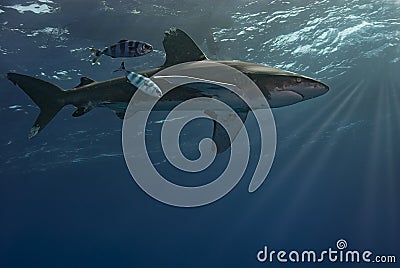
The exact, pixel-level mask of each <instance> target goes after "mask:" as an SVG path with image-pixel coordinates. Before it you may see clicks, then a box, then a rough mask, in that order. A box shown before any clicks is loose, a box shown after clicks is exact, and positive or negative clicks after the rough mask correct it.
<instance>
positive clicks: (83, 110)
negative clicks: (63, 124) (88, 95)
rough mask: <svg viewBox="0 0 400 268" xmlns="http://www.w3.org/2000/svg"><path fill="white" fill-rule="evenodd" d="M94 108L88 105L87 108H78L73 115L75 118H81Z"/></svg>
mask: <svg viewBox="0 0 400 268" xmlns="http://www.w3.org/2000/svg"><path fill="white" fill-rule="evenodd" d="M93 108H94V107H93V106H92V105H90V104H89V105H86V106H81V107H78V108H77V109H76V110H75V112H73V113H72V116H73V117H79V116H82V115H84V114H86V113H87V112H90V111H91V110H92V109H93Z"/></svg>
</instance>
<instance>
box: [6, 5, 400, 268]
mask: <svg viewBox="0 0 400 268" xmlns="http://www.w3.org/2000/svg"><path fill="white" fill-rule="evenodd" d="M54 2H55V3H48V4H47V5H49V6H50V7H53V8H59V10H58V11H55V12H56V13H42V14H34V13H33V12H25V13H18V12H17V11H16V10H15V9H13V8H10V7H6V6H11V5H14V4H15V3H16V2H14V1H5V2H4V3H3V2H2V4H1V5H0V9H1V10H3V11H4V12H2V13H0V23H2V24H1V25H2V26H1V27H2V28H1V32H0V38H1V41H0V45H1V46H0V52H1V53H2V54H1V55H0V57H1V63H0V72H1V73H6V72H8V71H10V70H13V71H16V72H20V73H25V74H28V75H32V76H37V77H38V78H41V79H45V80H48V81H51V82H53V83H56V84H58V85H60V86H61V87H63V88H66V89H67V88H71V87H74V86H75V85H76V84H78V81H79V77H80V76H82V75H85V76H89V77H92V78H94V79H96V80H99V81H101V80H106V79H109V78H111V77H113V74H112V70H114V69H116V68H117V67H118V66H119V63H120V61H119V60H112V59H110V58H107V57H102V58H101V60H100V62H101V65H95V66H91V65H90V61H89V57H90V55H89V54H90V53H89V51H88V47H90V46H96V47H102V46H103V45H105V44H110V43H112V42H114V41H117V40H118V39H120V38H124V37H129V38H131V39H141V40H148V41H150V42H151V43H152V44H153V45H154V46H155V48H156V49H157V50H158V51H155V52H154V53H152V54H150V55H148V56H146V57H143V58H137V59H130V60H127V65H128V66H127V67H128V68H130V69H133V70H143V69H147V68H151V67H156V66H159V65H160V64H162V63H163V52H162V46H161V41H162V32H163V31H164V30H166V29H168V28H169V27H170V26H175V25H177V26H182V27H183V28H185V30H187V31H188V32H189V34H191V35H193V37H194V39H195V40H196V41H197V42H198V43H199V44H200V45H201V47H202V48H203V49H204V50H205V51H206V53H207V52H208V54H209V55H210V57H211V58H221V59H240V60H248V61H256V62H259V63H265V64H268V65H273V66H278V67H281V68H284V69H289V70H292V71H295V72H299V73H302V74H305V75H308V76H311V77H315V78H317V79H321V80H323V81H324V82H326V83H327V84H328V85H329V86H330V88H331V90H330V92H329V93H328V94H326V95H324V96H322V97H319V98H317V99H314V100H311V101H307V102H304V103H300V104H296V105H293V106H289V107H285V108H279V109H275V110H274V116H275V120H276V124H277V133H278V144H277V153H276V157H275V161H274V164H273V167H272V169H271V172H270V174H269V175H268V178H267V179H266V181H265V182H264V184H263V185H262V186H261V187H260V188H259V190H257V191H256V192H255V193H252V194H250V193H248V191H247V187H248V184H249V182H250V179H251V175H252V174H251V166H253V167H254V163H253V164H250V168H249V170H248V172H247V173H246V176H245V177H244V178H243V179H242V180H241V181H240V182H239V184H238V185H237V186H236V187H235V188H234V189H233V190H232V191H231V192H230V193H229V194H228V195H227V196H225V197H224V198H222V199H221V200H219V201H217V202H215V203H213V204H210V205H207V206H204V207H199V208H177V207H171V206H168V205H165V204H162V203H159V202H158V201H156V200H154V199H152V198H151V197H149V196H148V195H146V194H145V193H144V192H143V191H142V190H141V189H140V188H139V187H138V186H137V185H136V184H135V182H134V181H133V180H132V178H131V176H130V174H129V172H128V169H127V167H126V165H125V161H124V158H123V155H122V148H121V125H122V122H121V121H120V120H119V119H118V118H116V117H115V116H114V115H113V114H112V113H111V112H110V111H109V110H106V109H95V110H94V111H92V112H90V113H89V114H87V115H85V116H83V117H81V118H78V119H76V118H72V117H71V113H72V112H73V108H72V107H66V108H64V109H63V110H62V111H61V112H60V113H59V114H58V115H57V116H56V118H55V119H54V120H53V121H52V122H51V123H50V124H49V126H48V127H47V128H46V129H45V130H44V131H43V132H42V133H40V135H39V136H38V137H36V138H35V139H33V140H30V141H28V140H27V133H28V131H29V129H30V127H31V124H32V123H33V121H34V119H35V117H36V115H37V113H38V109H37V108H36V107H35V106H34V105H33V103H32V101H31V100H30V99H29V98H28V97H27V96H26V95H24V93H23V92H22V91H21V90H20V89H19V88H17V87H15V86H13V85H12V84H11V83H10V82H9V81H7V80H6V79H1V80H0V89H1V98H0V118H1V122H2V123H1V132H2V133H1V135H0V148H1V149H0V150H1V154H0V267H26V266H31V267H256V266H259V267H262V266H269V267H275V266H277V265H278V263H277V262H274V263H272V264H271V263H266V264H260V263H258V262H257V259H256V254H257V252H258V251H259V250H261V249H262V248H263V247H264V245H267V246H268V247H269V248H270V249H274V250H280V249H283V250H287V251H290V250H299V251H301V250H306V249H313V250H316V251H322V250H326V249H327V248H329V247H331V248H335V247H336V241H337V240H339V239H341V238H343V239H346V240H347V242H348V245H349V249H354V250H360V251H363V250H367V249H368V250H371V251H372V252H373V253H374V254H377V255H397V258H399V257H400V254H399V253H400V247H399V242H398V237H399V228H398V226H399V223H400V221H399V204H400V200H399V195H398V191H399V178H400V167H399V163H400V146H399V142H398V137H399V136H400V135H399V134H400V124H399V122H400V121H399V118H400V117H399V115H400V109H399V103H400V92H399V84H400V77H399V73H400V72H399V71H400V64H399V55H400V53H399V52H400V51H399V34H398V33H399V28H398V25H399V17H400V16H399V15H400V9H399V4H396V3H395V2H385V3H384V4H382V3H377V4H376V3H374V1H371V2H369V1H351V2H348V3H343V2H342V1H337V2H333V3H329V2H326V1H325V2H324V1H321V3H312V2H311V1H310V2H309V1H301V2H300V1H292V2H291V3H290V4H284V3H282V4H273V3H271V4H270V3H268V2H265V3H258V2H247V1H243V2H242V1H233V5H231V4H230V3H228V1H221V2H220V4H216V3H214V4H213V3H212V2H211V3H210V2H207V1H204V2H203V1H202V2H194V1H186V2H183V3H180V4H178V2H173V1H171V2H172V3H164V2H163V1H161V2H160V3H157V2H155V1H153V2H151V3H140V2H137V1H132V2H126V3H120V2H118V1H107V5H106V6H108V7H109V8H112V7H113V8H114V9H113V10H110V9H107V8H105V6H104V5H97V1H96V2H94V1H93V2H91V1H71V2H70V1H68V4H67V1H65V2H62V1H54ZM19 3H21V4H23V5H28V4H27V3H26V2H24V1H20V2H19ZM37 3H38V4H43V3H39V2H37ZM95 3H96V4H95ZM228 6H229V7H228ZM133 9H135V10H136V11H140V13H139V14H132V13H128V11H131V10H133ZM177 10H181V13H174V12H176V11H177ZM277 11H282V12H281V13H279V12H278V13H276V12H277ZM274 12H275V13H274ZM280 14H286V15H287V14H292V16H287V17H279V15H280ZM366 14H367V15H366ZM203 15H204V16H203ZM351 16H353V17H351ZM118 17H120V19H119V20H118V19H116V18H118ZM219 17H221V18H223V21H224V22H225V23H222V22H221V21H219V20H218V18H219ZM205 18H209V19H207V20H206V19H205ZM268 18H275V19H274V20H269V19H268ZM318 18H319V19H320V20H321V22H316V21H317V19H318ZM189 22H191V23H192V24H189ZM258 22H259V23H260V24H257V23H258ZM363 22H367V23H369V24H365V26H362V27H358V28H357V26H360V25H364V24H363ZM307 23H308V24H307ZM21 24H22V25H21ZM223 24H227V25H223ZM77 25H78V26H77ZM79 25H81V27H79ZM106 25H108V26H107V27H109V28H107V27H106ZM310 25H311V26H312V27H311V26H310ZM45 27H54V28H56V29H58V30H53V31H50V32H49V33H45V32H38V34H36V35H34V36H29V35H32V34H33V33H35V31H37V30H40V29H43V28H45ZM224 27H227V28H224ZM250 27H254V28H255V30H254V29H252V28H250ZM263 27H264V28H263ZM307 27H311V28H307ZM221 29H222V30H221ZM66 30H68V33H66V32H63V31H66ZM209 30H212V31H213V32H214V37H215V39H216V45H217V46H218V47H219V50H218V51H217V52H216V54H215V55H213V54H212V53H210V52H211V51H208V50H212V49H211V48H210V47H208V46H207V44H206V41H205V40H204V38H205V37H206V35H207V32H208V31H209ZM241 31H245V33H244V34H238V33H240V32H241ZM324 32H326V35H322V33H324ZM113 35H115V36H113ZM321 36H322V37H321ZM115 39H117V40H115ZM230 39H234V40H230ZM252 49H254V50H252ZM301 49H305V51H306V52H301V51H303V50H301ZM307 49H308V50H307ZM63 71H65V73H63ZM57 72H58V73H57ZM15 105H20V107H15ZM250 121H251V120H250ZM252 126H254V122H249V123H248V124H247V127H249V128H251V127H252ZM194 131H195V130H194ZM254 146H257V141H255V145H254ZM252 157H253V158H254V156H252ZM327 265H328V263H324V264H319V265H318V264H316V265H315V266H324V267H325V266H327ZM332 265H333V266H339V265H340V264H332ZM282 266H291V265H290V264H283V265H282ZM293 266H295V265H293ZM296 266H302V265H300V264H297V265H296ZM303 266H304V267H310V266H311V265H310V264H303ZM340 266H342V265H340ZM349 266H352V267H365V266H364V265H361V264H359V265H357V264H352V265H349ZM371 266H372V264H371ZM388 266H389V265H388ZM391 266H393V267H394V265H393V264H392V265H391Z"/></svg>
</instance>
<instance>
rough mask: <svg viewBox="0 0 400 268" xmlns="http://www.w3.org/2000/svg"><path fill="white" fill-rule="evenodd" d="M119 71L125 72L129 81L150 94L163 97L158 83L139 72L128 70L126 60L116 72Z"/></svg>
mask: <svg viewBox="0 0 400 268" xmlns="http://www.w3.org/2000/svg"><path fill="white" fill-rule="evenodd" d="M118 71H123V72H125V75H126V78H127V79H128V81H129V83H131V84H132V85H134V86H135V87H136V88H138V89H139V90H140V91H142V92H144V93H146V94H147V95H149V96H152V97H156V98H161V96H162V91H161V89H160V88H159V87H158V86H157V84H156V83H154V82H153V81H151V79H150V78H147V77H144V76H143V75H140V74H138V73H135V72H131V71H128V70H126V69H125V64H124V62H122V63H121V66H120V67H119V69H118V70H115V71H114V72H118Z"/></svg>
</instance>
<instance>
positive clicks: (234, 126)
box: [204, 110, 248, 154]
mask: <svg viewBox="0 0 400 268" xmlns="http://www.w3.org/2000/svg"><path fill="white" fill-rule="evenodd" d="M204 113H205V114H207V115H208V116H210V117H211V118H213V119H214V129H213V136H212V139H213V140H214V142H215V144H216V146H217V148H216V152H217V154H220V153H223V152H225V151H226V150H227V149H228V148H229V147H230V146H231V140H230V138H229V135H228V132H227V131H226V130H225V129H224V127H223V126H222V125H221V124H219V123H218V122H217V119H218V120H219V121H222V122H223V124H224V125H225V126H226V127H228V128H229V131H230V133H231V134H232V141H234V140H235V138H236V136H237V135H238V134H239V131H240V130H241V129H242V127H244V122H245V121H246V118H247V114H248V111H240V112H237V113H236V115H237V116H239V118H240V121H241V122H237V121H236V120H232V117H233V116H234V114H232V113H229V112H227V111H210V110H207V111H205V112H204Z"/></svg>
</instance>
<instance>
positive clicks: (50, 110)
mask: <svg viewBox="0 0 400 268" xmlns="http://www.w3.org/2000/svg"><path fill="white" fill-rule="evenodd" d="M7 79H8V80H10V81H11V82H13V83H14V84H15V85H18V86H19V87H20V88H21V89H22V90H23V91H25V93H26V94H28V96H29V97H31V99H32V100H33V101H34V102H35V103H36V104H37V105H38V106H39V108H40V114H39V116H38V118H37V119H36V121H35V123H34V124H33V126H32V128H31V131H30V133H29V136H28V137H29V138H33V137H34V136H36V135H37V134H38V133H39V132H40V131H41V130H42V129H43V128H44V127H45V126H46V125H47V124H48V123H49V122H50V121H51V119H53V117H54V116H55V115H56V114H57V113H58V111H60V110H61V108H62V107H64V105H65V102H64V99H63V94H64V90H62V89H61V88H60V87H58V86H56V85H54V84H52V83H49V82H46V81H43V80H40V79H37V78H34V77H31V76H27V75H23V74H17V73H8V74H7Z"/></svg>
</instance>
